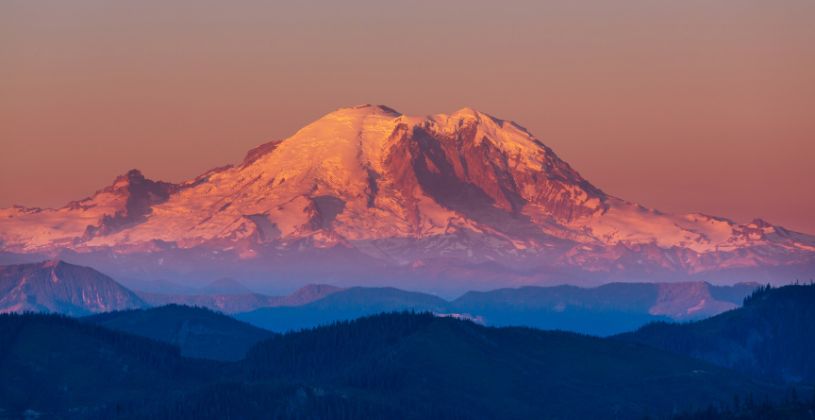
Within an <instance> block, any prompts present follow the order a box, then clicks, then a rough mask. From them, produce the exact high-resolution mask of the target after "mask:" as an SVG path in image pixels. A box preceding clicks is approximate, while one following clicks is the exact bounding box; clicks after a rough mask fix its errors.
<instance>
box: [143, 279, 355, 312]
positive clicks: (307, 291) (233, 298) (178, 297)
mask: <svg viewBox="0 0 815 420" xmlns="http://www.w3.org/2000/svg"><path fill="white" fill-rule="evenodd" d="M339 290H342V289H340V288H338V287H335V286H330V285H327V284H309V285H306V286H303V287H301V288H299V289H297V290H295V291H294V292H293V293H292V294H289V295H286V296H267V295H263V294H260V293H242V294H230V293H227V294H203V295H197V294H166V293H147V292H139V293H138V294H139V297H141V298H142V299H143V300H144V301H145V302H147V303H149V304H151V305H153V306H162V305H168V304H180V305H188V306H201V307H204V308H209V309H212V310H216V311H221V312H225V313H229V314H232V313H237V312H249V311H252V310H255V309H258V308H266V307H277V306H299V305H305V304H307V303H309V302H313V301H315V300H318V299H322V298H323V297H325V296H328V295H330V294H331V293H334V292H337V291H339Z"/></svg>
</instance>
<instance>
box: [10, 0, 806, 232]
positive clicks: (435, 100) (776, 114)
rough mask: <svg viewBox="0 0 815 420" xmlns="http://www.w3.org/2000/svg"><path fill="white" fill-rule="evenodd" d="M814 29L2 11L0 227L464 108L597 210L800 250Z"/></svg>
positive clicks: (716, 16)
mask: <svg viewBox="0 0 815 420" xmlns="http://www.w3.org/2000/svg"><path fill="white" fill-rule="evenodd" d="M812 22H815V1H812V0H774V1H766V0H760V1H759V0H699V1H697V0H686V1H666V0H618V1H613V2H612V1H607V0H586V1H579V2H576V1H572V0H569V1H559V0H554V1H540V0H537V1H511V0H506V1H501V2H496V1H494V0H493V1H476V0H471V1H414V2H395V1H393V2H391V1H384V0H380V1H367V0H365V1H360V0H347V1H342V2H338V1H323V2H318V1H307V0H299V1H296V2H287V1H274V2H266V1H230V2H222V1H217V2H215V1H205V0H204V1H196V2H187V1H178V0H165V1H160V2H154V1H148V0H140V1H131V0H122V1H116V2H110V1H102V0H74V1H71V2H66V1H63V0H59V1H48V0H43V1H36V2H34V1H17V0H6V1H3V2H0V151H2V152H0V207H6V206H10V205H12V204H22V205H27V206H41V207H53V206H61V205H63V204H65V203H66V202H68V201H71V200H75V199H79V198H82V197H85V196H87V195H90V194H91V193H93V192H94V191H95V190H97V189H100V188H102V187H104V186H106V185H108V184H110V183H111V182H112V180H113V178H114V177H115V176H117V175H119V174H122V173H124V172H126V171H127V170H128V169H131V168H139V169H141V170H142V171H143V172H144V173H145V174H146V175H147V176H148V177H149V178H153V179H162V180H168V181H181V180H184V179H188V178H191V177H194V176H196V175H198V174H200V173H202V172H204V171H206V170H207V169H210V168H213V167H216V166H221V165H225V164H229V163H236V162H238V161H240V159H241V158H242V157H243V155H244V154H245V153H246V151H247V150H248V149H250V148H252V147H253V146H255V145H258V144H260V143H263V142H266V141H269V140H274V139H281V138H285V137H288V136H289V135H291V134H292V133H293V132H294V131H296V130H297V129H298V128H300V127H302V126H303V125H305V124H307V123H308V122H310V121H312V120H315V119H316V118H318V117H320V116H321V115H323V114H325V113H328V112H330V111H332V110H334V109H336V108H339V107H343V106H350V105H356V104H362V103H374V104H385V105H388V106H390V107H392V108H395V109H397V110H399V111H400V112H402V113H406V114H411V115H426V114H434V113H441V112H444V113H450V112H453V111H455V110H456V109H459V108H462V107H465V106H469V107H472V108H475V109H478V110H480V111H482V112H486V113H488V114H491V115H494V116H496V117H499V118H503V119H509V120H514V121H516V122H518V123H519V124H521V125H523V126H525V127H526V128H527V129H529V130H530V131H531V132H532V133H533V134H535V135H536V136H537V137H538V138H539V139H541V140H542V141H543V142H544V143H546V144H547V145H548V146H550V147H552V148H553V149H554V150H555V152H556V153H557V154H558V155H559V156H560V157H561V158H563V159H564V160H566V161H567V162H569V163H570V164H571V165H572V166H573V167H575V168H576V169H577V170H578V171H580V173H581V174H582V175H583V176H584V177H586V178H587V179H589V180H590V181H591V182H592V183H594V184H595V185H597V186H599V187H600V188H602V189H603V190H605V191H606V192H608V193H610V194H612V195H616V196H618V197H621V198H625V199H627V200H631V201H635V202H639V203H641V204H643V205H645V206H648V207H653V208H657V209H661V210H663V211H669V212H702V213H707V214H713V215H720V216H725V217H730V218H733V219H735V220H737V221H741V222H745V221H749V220H751V219H753V218H755V217H761V218H764V219H767V220H769V221H770V222H773V223H777V224H781V225H783V226H786V227H788V228H792V229H796V230H799V231H804V232H809V233H815V187H813V184H815V165H813V162H815V25H813V23H812Z"/></svg>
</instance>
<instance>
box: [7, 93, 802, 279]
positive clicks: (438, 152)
mask: <svg viewBox="0 0 815 420" xmlns="http://www.w3.org/2000/svg"><path fill="white" fill-rule="evenodd" d="M0 247H1V249H2V250H3V251H5V252H6V253H7V255H15V256H19V255H20V254H23V255H25V254H38V255H42V254H45V255H55V254H59V255H63V256H70V257H71V258H73V259H78V260H81V261H83V262H86V263H92V264H96V265H97V266H100V267H103V268H105V269H106V270H109V271H110V270H112V272H116V273H120V275H133V274H134V273H142V272H144V270H147V271H149V272H150V273H154V274H157V273H158V272H165V273H166V272H170V273H176V274H178V273H186V274H187V275H189V276H192V277H200V276H201V275H205V277H207V278H209V279H210V280H211V279H212V278H213V277H215V276H222V275H230V276H233V275H234V276H242V279H246V278H250V279H251V278H254V279H256V280H258V281H259V279H261V278H262V279H264V281H266V282H273V281H289V282H290V283H296V282H298V281H301V282H302V283H306V282H309V281H311V280H312V279H315V278H316V279H319V280H322V279H324V278H325V277H326V276H328V277H330V278H332V279H336V280H338V281H340V282H342V281H343V280H348V281H351V280H355V281H356V282H359V281H361V280H364V279H370V280H371V281H386V280H387V281H390V280H393V281H396V279H411V280H414V281H416V282H418V285H419V286H420V287H421V286H428V287H430V286H438V285H440V284H455V285H456V286H455V287H452V289H456V288H458V289H462V290H463V289H477V288H484V287H489V286H495V285H510V284H533V283H546V282H553V281H561V282H562V281H576V282H580V281H601V280H607V279H609V278H616V279H620V278H622V279H628V280H634V279H648V280H661V279H680V278H686V277H688V276H692V275H707V274H709V275H710V276H709V277H710V279H712V280H714V281H715V280H717V279H718V277H717V276H716V274H717V273H723V272H725V271H726V272H728V273H730V274H732V275H734V276H735V275H736V274H738V277H734V278H732V281H736V280H739V281H748V280H761V281H764V280H770V281H778V282H785V281H791V280H794V279H793V278H786V276H787V275H794V274H796V273H799V272H800V273H804V272H806V270H809V269H811V268H812V267H813V266H815V237H813V236H810V235H806V234H801V233H797V232H792V231H789V230H786V229H784V228H782V227H779V226H775V225H772V224H769V223H767V222H764V221H761V220H756V221H754V222H753V223H750V224H738V223H735V222H733V221H730V220H727V219H724V218H719V217H713V216H707V215H703V214H684V215H673V214H666V213H662V212H659V211H657V210H653V209H648V208H645V207H643V206H640V205H637V204H635V203H631V202H627V201H625V200H622V199H620V198H616V197H614V196H612V195H609V194H607V193H605V192H603V191H601V190H600V189H599V188H597V187H595V186H594V185H592V184H591V183H590V182H589V181H587V180H586V179H584V178H583V177H582V176H580V174H579V173H578V172H577V171H575V170H574V169H573V168H572V167H571V166H569V164H567V163H566V162H564V161H563V160H561V159H560V158H559V157H558V156H557V155H556V154H555V153H554V152H553V151H552V150H551V149H550V148H548V147H547V146H546V145H544V144H543V143H542V142H541V141H540V140H538V139H537V138H535V137H534V136H533V135H532V134H531V133H529V132H528V131H527V130H526V129H524V128H523V127H521V126H519V125H518V124H515V123H514V122H511V121H505V120H501V119H497V118H494V117H491V116H489V115H486V114H484V113H481V112H478V111H475V110H472V109H469V108H465V109H462V110H459V111H457V112H455V113H453V114H450V115H446V114H439V115H432V116H426V117H412V116H407V115H403V114H400V113H399V112H397V111H395V110H393V109H391V108H388V107H384V106H371V105H365V106H358V107H352V108H343V109H339V110H337V111H335V112H332V113H330V114H327V115H325V116H323V117H322V118H320V119H319V120H317V121H315V122H313V123H311V124H309V125H307V126H306V127H304V128H302V129H300V130H299V131H298V132H297V133H295V134H294V135H293V136H291V137H289V138H287V139H285V140H281V141H273V142H269V143H266V144H263V145H261V146H258V147H257V148H255V149H253V150H251V151H250V152H249V153H248V154H247V156H246V158H245V160H244V161H243V162H241V163H240V164H238V165H234V166H226V167H222V168H217V169H213V170H211V171H209V172H207V173H205V174H203V175H201V176H199V177H197V178H194V179H191V180H189V181H186V182H183V183H180V184H170V183H164V182H156V181H151V180H148V179H146V178H145V177H144V176H143V175H142V174H141V173H140V172H139V171H136V170H133V171H130V172H128V173H127V174H126V175H124V176H121V177H119V178H117V179H116V181H115V182H114V184H113V185H112V186H110V187H108V188H105V189H103V190H100V191H99V192H97V193H96V194H94V195H93V196H91V197H88V198H86V199H84V200H81V201H77V202H73V203H70V204H68V205H67V206H65V207H63V208H59V209H32V208H24V207H14V208H10V209H4V210H0ZM781 273H784V275H782V274H781ZM250 274H251V275H250ZM295 278H296V279H295ZM281 279H285V280H281ZM592 279H594V280H592ZM422 282H426V283H422ZM442 288H443V287H442Z"/></svg>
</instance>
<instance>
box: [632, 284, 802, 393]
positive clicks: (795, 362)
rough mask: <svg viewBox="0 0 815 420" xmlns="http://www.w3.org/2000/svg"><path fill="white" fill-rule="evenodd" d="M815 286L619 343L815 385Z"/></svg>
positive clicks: (774, 293) (770, 292)
mask: <svg viewBox="0 0 815 420" xmlns="http://www.w3.org/2000/svg"><path fill="white" fill-rule="evenodd" d="M813 319H815V285H806V286H800V285H793V286H785V287H781V288H778V289H770V288H763V289H760V290H758V291H756V292H755V293H754V294H753V295H751V296H749V297H748V298H747V299H745V302H744V306H743V307H741V308H738V309H734V310H732V311H728V312H725V313H722V314H719V315H717V316H714V317H712V318H709V319H705V320H701V321H697V322H692V323H687V324H666V323H656V324H651V325H647V326H645V327H643V328H641V329H639V330H637V331H635V332H632V333H627V334H622V335H620V336H618V338H619V339H621V340H624V341H629V342H635V343H642V344H647V345H650V346H653V347H656V348H660V349H665V350H669V351H672V352H675V353H680V354H686V355H689V356H692V357H695V358H698V359H702V360H706V361H708V362H710V363H713V364H716V365H719V366H725V367H729V368H733V369H737V370H740V371H743V372H747V373H750V374H754V375H760V376H763V377H767V378H769V379H774V380H783V381H789V382H805V383H810V384H812V383H815V364H813V358H812V349H813V348H815V324H813V323H812V320H813Z"/></svg>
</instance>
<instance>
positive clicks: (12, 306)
mask: <svg viewBox="0 0 815 420" xmlns="http://www.w3.org/2000/svg"><path fill="white" fill-rule="evenodd" d="M146 306H147V304H145V303H144V302H143V301H142V300H141V299H140V298H139V297H138V296H136V294H135V293H133V292H131V291H130V290H128V289H126V288H124V287H123V286H121V285H120V284H118V283H116V281H114V280H113V279H111V278H110V277H108V276H106V275H104V274H102V273H100V272H98V271H96V270H94V269H92V268H89V267H81V266H77V265H72V264H68V263H66V262H64V261H59V260H54V261H46V262H42V263H35V264H20V265H6V266H0V313H4V312H24V311H32V312H57V313H63V314H67V315H87V314H90V313H96V312H105V311H115V310H121V309H130V308H142V307H146Z"/></svg>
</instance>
